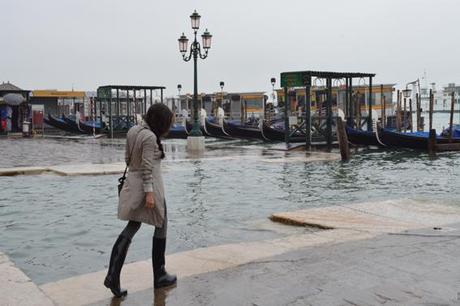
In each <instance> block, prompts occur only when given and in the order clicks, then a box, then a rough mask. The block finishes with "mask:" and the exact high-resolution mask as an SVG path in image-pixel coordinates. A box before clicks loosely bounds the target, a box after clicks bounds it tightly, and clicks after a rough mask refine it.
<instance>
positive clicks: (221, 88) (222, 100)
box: [218, 81, 225, 107]
mask: <svg viewBox="0 0 460 306" xmlns="http://www.w3.org/2000/svg"><path fill="white" fill-rule="evenodd" d="M224 85H225V83H224V81H220V83H219V86H220V105H219V106H218V107H224Z"/></svg>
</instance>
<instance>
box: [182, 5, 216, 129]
mask: <svg viewBox="0 0 460 306" xmlns="http://www.w3.org/2000/svg"><path fill="white" fill-rule="evenodd" d="M200 18H201V16H200V14H198V13H197V12H196V11H194V12H193V14H192V15H191V16H190V19H191V21H192V29H193V32H194V40H193V42H192V44H191V45H190V52H189V54H188V55H187V49H188V38H187V37H186V36H185V35H184V33H182V36H181V37H180V38H179V39H178V41H179V51H180V52H181V54H182V58H183V59H184V61H186V62H188V61H190V60H191V59H192V58H193V67H194V69H193V85H194V86H193V128H192V131H191V132H190V136H192V137H200V136H203V134H202V133H201V129H200V121H199V118H198V80H197V61H198V57H199V58H201V59H205V58H206V57H207V56H208V50H209V49H210V48H211V38H212V35H211V34H210V33H209V32H208V30H207V29H206V31H204V33H203V34H202V35H201V38H202V40H203V42H202V44H200V43H199V42H198V40H197V32H198V29H199V28H200ZM201 47H203V49H204V54H202V53H201Z"/></svg>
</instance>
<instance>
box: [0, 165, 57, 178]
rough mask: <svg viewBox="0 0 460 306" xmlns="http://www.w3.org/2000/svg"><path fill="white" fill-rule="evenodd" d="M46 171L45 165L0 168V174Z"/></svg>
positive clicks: (39, 172) (40, 172) (13, 174)
mask: <svg viewBox="0 0 460 306" xmlns="http://www.w3.org/2000/svg"><path fill="white" fill-rule="evenodd" d="M47 171H48V168H47V167H14V168H0V176H15V175H37V174H42V173H45V172H47Z"/></svg>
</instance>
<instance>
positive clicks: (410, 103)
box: [408, 99, 414, 133]
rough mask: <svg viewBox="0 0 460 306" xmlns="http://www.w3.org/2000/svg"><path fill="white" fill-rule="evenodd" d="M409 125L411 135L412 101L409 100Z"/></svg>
mask: <svg viewBox="0 0 460 306" xmlns="http://www.w3.org/2000/svg"><path fill="white" fill-rule="evenodd" d="M408 122H409V123H410V132H411V133H412V132H413V131H414V125H413V124H412V123H413V120H412V99H409V121H408Z"/></svg>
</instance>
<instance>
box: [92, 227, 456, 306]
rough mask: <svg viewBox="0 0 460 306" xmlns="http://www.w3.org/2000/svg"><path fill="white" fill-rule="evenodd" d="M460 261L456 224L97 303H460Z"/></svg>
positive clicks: (297, 254) (321, 249)
mask: <svg viewBox="0 0 460 306" xmlns="http://www.w3.org/2000/svg"><path fill="white" fill-rule="evenodd" d="M459 256H460V224H452V225H449V227H446V228H444V229H442V230H433V229H432V228H429V229H423V230H414V231H407V232H403V233H401V234H397V235H395V234H391V235H390V234H384V235H380V236H377V237H376V238H372V239H368V240H360V241H354V242H347V243H342V244H336V245H323V246H316V247H314V248H304V249H300V250H298V251H294V252H290V253H286V254H283V255H281V256H276V257H272V258H269V259H266V260H263V261H259V262H252V263H249V264H245V265H242V266H239V267H237V268H233V269H227V270H224V271H219V272H213V273H207V274H201V275H197V276H194V277H189V278H185V279H181V280H179V283H178V285H177V287H176V288H172V289H170V290H157V291H155V294H154V291H153V289H150V290H145V291H142V292H137V293H133V294H129V295H128V297H127V298H126V299H125V300H123V301H120V300H118V299H109V300H106V301H100V302H97V303H94V304H91V305H94V306H95V305H126V306H128V305H155V306H161V305H169V306H173V305H248V306H249V305H250V306H254V305H273V306H275V305H277V306H279V305H298V306H300V305H302V306H304V305H318V306H326V305H458V304H460V302H459V296H460V262H459V260H458V258H459ZM125 286H127V287H129V284H125Z"/></svg>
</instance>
